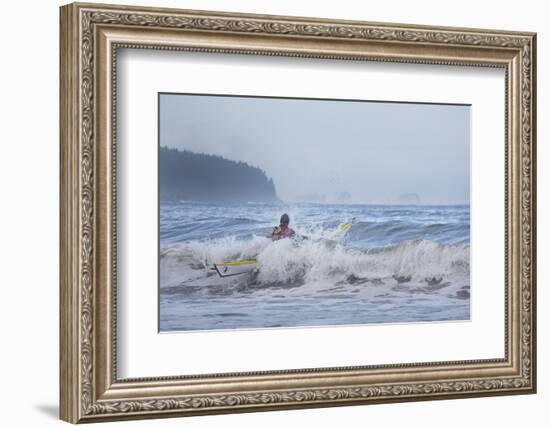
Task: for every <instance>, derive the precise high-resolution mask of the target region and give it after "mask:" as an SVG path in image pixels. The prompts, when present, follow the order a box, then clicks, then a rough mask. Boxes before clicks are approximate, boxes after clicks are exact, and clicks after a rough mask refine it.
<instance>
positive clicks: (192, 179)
mask: <svg viewBox="0 0 550 427" xmlns="http://www.w3.org/2000/svg"><path fill="white" fill-rule="evenodd" d="M159 181H160V183H159V191H160V199H161V200H164V201H169V200H189V201H200V202H220V203H245V202H276V201H278V198H277V192H276V190H275V184H274V183H273V180H272V179H271V178H269V177H268V176H267V175H266V174H265V172H264V171H263V170H261V169H260V168H258V167H255V166H251V165H249V164H247V163H244V162H236V161H233V160H228V159H225V158H223V157H221V156H214V155H209V154H200V153H194V152H191V151H186V150H185V151H179V150H177V149H175V148H168V147H160V150H159Z"/></svg>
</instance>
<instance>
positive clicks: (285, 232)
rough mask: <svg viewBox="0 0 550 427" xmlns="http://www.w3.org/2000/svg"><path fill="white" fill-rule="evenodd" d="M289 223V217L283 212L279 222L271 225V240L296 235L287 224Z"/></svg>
mask: <svg viewBox="0 0 550 427" xmlns="http://www.w3.org/2000/svg"><path fill="white" fill-rule="evenodd" d="M289 223H290V218H289V217H288V215H287V214H286V213H285V214H283V215H282V216H281V221H280V224H279V225H277V226H275V227H273V232H272V233H271V240H273V241H275V240H280V239H286V238H289V237H294V236H295V235H296V233H295V231H294V230H293V229H292V228H290V227H289V226H288V224H289Z"/></svg>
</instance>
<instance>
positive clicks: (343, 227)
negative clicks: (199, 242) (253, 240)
mask: <svg viewBox="0 0 550 427" xmlns="http://www.w3.org/2000/svg"><path fill="white" fill-rule="evenodd" d="M353 221H354V218H352V219H350V220H349V221H346V222H344V223H342V224H340V225H339V226H338V228H337V229H336V230H335V231H334V232H333V233H332V235H331V236H330V237H329V238H328V239H326V240H328V241H339V240H342V239H343V238H344V237H345V236H346V234H347V233H348V231H349V230H350V229H351V227H352V226H353ZM300 237H301V238H302V239H307V237H305V236H298V238H300ZM258 267H259V263H258V261H257V260H255V259H244V260H239V261H224V262H217V263H214V264H213V267H212V269H213V270H216V272H217V273H218V275H219V276H220V277H230V276H237V275H239V274H246V273H251V272H253V271H255V270H257V269H258Z"/></svg>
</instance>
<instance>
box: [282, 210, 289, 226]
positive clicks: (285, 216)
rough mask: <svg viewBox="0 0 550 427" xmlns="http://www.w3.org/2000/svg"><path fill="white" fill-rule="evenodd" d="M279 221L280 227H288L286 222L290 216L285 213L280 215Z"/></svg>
mask: <svg viewBox="0 0 550 427" xmlns="http://www.w3.org/2000/svg"><path fill="white" fill-rule="evenodd" d="M280 222H281V227H282V228H286V227H288V223H289V222H290V218H289V217H288V215H287V214H286V213H285V214H282V215H281V221H280Z"/></svg>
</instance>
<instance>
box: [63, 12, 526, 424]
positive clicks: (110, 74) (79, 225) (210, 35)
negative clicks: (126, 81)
mask: <svg viewBox="0 0 550 427" xmlns="http://www.w3.org/2000/svg"><path fill="white" fill-rule="evenodd" d="M60 13H61V15H60V18H61V20H60V21H61V37H60V43H61V45H60V52H61V63H60V74H61V75H60V110H61V111H60V137H61V141H60V143H61V176H60V180H61V201H60V203H61V204H60V212H61V218H60V229H61V235H60V263H61V264H60V387H61V396H60V408H61V410H60V417H61V419H63V420H65V421H68V422H71V423H79V422H94V421H113V420H123V419H131V418H133V419H137V418H155V417H169V416H186V415H201V414H217V413H228V412H246V411H260V410H281V409H297V408H308V407H309V408H311V407H322V406H335V405H358V404H370V403H387V402H401V401H413V400H432V399H444V398H464V397H479V396H489V395H503V394H521V393H534V392H535V391H536V169H535V167H536V164H535V159H536V115H535V105H536V101H535V93H536V35H535V34H534V33H523V32H521V33H520V32H509V31H495V30H479V29H462V28H461V29H459V28H443V27H441V28H439V27H424V26H412V25H401V24H381V23H369V22H353V21H330V20H323V19H312V18H296V17H281V16H263V15H245V14H230V13H218V12H204V11H189V10H175V9H159V8H144V7H129V6H113V5H99V4H80V3H75V4H70V5H67V6H63V7H62V8H61V10H60ZM122 48H125V49H158V50H173V51H192V52H204V53H227V54H235V53H238V54H245V55H265V56H288V57H300V58H317V59H320V60H324V59H338V60H354V61H379V62H392V63H407V64H441V65H447V66H455V65H460V66H465V65H466V66H480V67H497V68H501V69H503V70H504V71H505V75H506V79H505V80H506V84H505V86H506V87H505V89H504V90H503V97H505V106H506V108H505V109H506V117H505V127H506V129H505V132H504V133H505V143H504V144H503V146H504V147H505V148H504V149H505V176H503V177H502V180H504V182H505V188H506V195H505V199H506V200H505V212H503V215H504V216H505V230H503V233H504V236H505V237H504V240H505V246H506V248H505V253H504V254H503V255H502V256H503V257H504V259H505V283H503V284H502V285H503V286H505V296H506V303H505V307H504V311H505V315H504V319H505V322H504V323H505V324H504V325H503V326H504V328H505V332H504V335H505V342H504V343H503V345H504V357H503V358H499V359H479V360H457V361H451V362H438V361H433V362H426V363H424V362H423V363H410V364H384V365H365V366H338V367H334V368H318V369H317V368H315V367H312V368H311V369H292V370H275V371H262V372H242V373H236V374H235V373H224V372H219V373H216V374H208V375H190V376H177V377H154V378H135V379H134V378H132V379H119V378H118V377H117V340H118V337H117V329H116V324H117V323H116V321H117V288H116V277H117V275H116V273H117V234H116V221H117V210H116V196H117V187H116V167H117V151H116V126H117V115H116V112H117V110H116V102H117V98H116V85H117V75H116V61H117V50H118V49H122Z"/></svg>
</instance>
